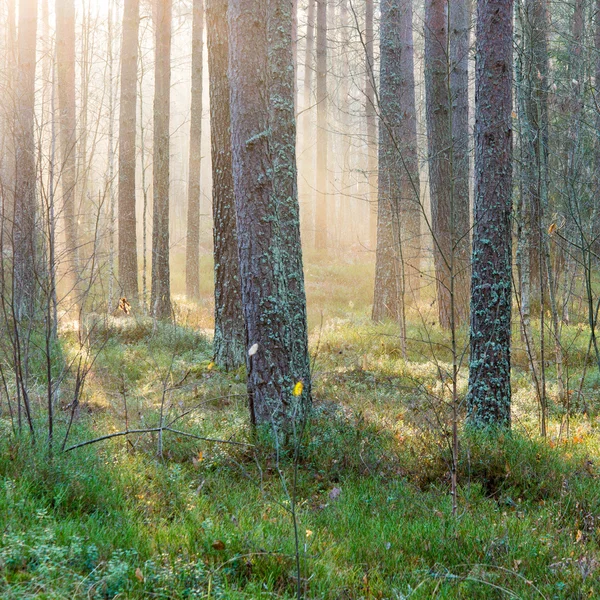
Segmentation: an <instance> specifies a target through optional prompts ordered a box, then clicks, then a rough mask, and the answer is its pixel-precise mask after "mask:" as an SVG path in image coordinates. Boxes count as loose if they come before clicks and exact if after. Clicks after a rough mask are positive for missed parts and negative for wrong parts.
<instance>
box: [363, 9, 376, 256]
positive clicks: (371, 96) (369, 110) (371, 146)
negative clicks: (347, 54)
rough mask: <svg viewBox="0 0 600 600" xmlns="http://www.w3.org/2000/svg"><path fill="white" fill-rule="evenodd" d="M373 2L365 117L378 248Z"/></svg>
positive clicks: (368, 18)
mask: <svg viewBox="0 0 600 600" xmlns="http://www.w3.org/2000/svg"><path fill="white" fill-rule="evenodd" d="M374 41H375V36H374V33H373V0H366V1H365V117H366V122H367V179H368V193H367V201H368V202H369V244H370V246H371V248H372V249H373V250H374V249H375V248H376V247H377V124H376V115H377V113H376V111H375V55H374V52H373V48H374Z"/></svg>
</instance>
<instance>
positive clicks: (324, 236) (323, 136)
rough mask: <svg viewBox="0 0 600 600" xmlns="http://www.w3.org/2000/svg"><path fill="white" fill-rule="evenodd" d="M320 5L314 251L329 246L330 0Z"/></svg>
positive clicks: (317, 0)
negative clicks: (328, 50)
mask: <svg viewBox="0 0 600 600" xmlns="http://www.w3.org/2000/svg"><path fill="white" fill-rule="evenodd" d="M315 1H316V3H317V167H316V171H317V181H316V187H317V206H316V215H315V248H316V249H317V250H325V249H327V245H328V222H327V219H328V211H327V208H328V204H329V202H328V198H327V177H328V156H327V154H328V152H327V105H328V95H327V0H315Z"/></svg>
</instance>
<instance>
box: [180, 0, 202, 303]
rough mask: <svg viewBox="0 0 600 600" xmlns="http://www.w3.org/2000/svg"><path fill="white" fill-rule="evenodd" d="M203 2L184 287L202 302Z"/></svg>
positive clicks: (196, 26) (196, 34) (197, 4)
mask: <svg viewBox="0 0 600 600" xmlns="http://www.w3.org/2000/svg"><path fill="white" fill-rule="evenodd" d="M203 42H204V0H194V9H193V24H192V106H191V111H190V156H189V168H188V178H189V180H188V207H187V208H188V212H187V239H186V246H185V284H186V294H187V297H188V298H189V299H192V300H200V164H201V156H202V155H201V142H202V46H203Z"/></svg>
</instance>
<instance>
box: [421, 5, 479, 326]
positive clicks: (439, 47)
mask: <svg viewBox="0 0 600 600" xmlns="http://www.w3.org/2000/svg"><path fill="white" fill-rule="evenodd" d="M448 11H450V12H448ZM468 22H469V18H468V8H467V5H466V2H465V1H464V0H461V1H460V2H452V3H450V4H449V3H448V0H426V3H425V88H426V92H427V94H426V96H427V98H426V113H427V140H428V150H429V180H430V196H431V226H432V234H433V254H434V263H435V277H436V288H437V301H438V313H439V321H440V325H441V326H442V327H443V328H445V329H449V328H450V327H451V326H452V325H453V324H454V325H460V324H461V323H464V322H465V321H466V320H467V317H468V310H469V304H468V299H469V258H468V257H469V229H470V225H469V183H468V182H469V160H468V112H469V111H468V51H467V50H468ZM449 28H450V34H449ZM453 305H454V314H453V310H452V306H453Z"/></svg>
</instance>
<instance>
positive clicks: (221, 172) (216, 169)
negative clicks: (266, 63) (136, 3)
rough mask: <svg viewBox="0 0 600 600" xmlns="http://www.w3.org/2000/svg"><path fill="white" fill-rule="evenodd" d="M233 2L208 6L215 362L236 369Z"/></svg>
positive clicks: (239, 318) (240, 344)
mask: <svg viewBox="0 0 600 600" xmlns="http://www.w3.org/2000/svg"><path fill="white" fill-rule="evenodd" d="M227 4H228V0H207V2H206V24H207V32H208V40H207V41H208V71H209V77H210V82H209V90H210V133H211V153H212V181H213V184H212V185H213V189H212V212H213V241H214V262H215V335H214V353H215V362H216V363H217V364H218V365H219V366H221V367H223V368H225V369H233V368H236V367H239V366H240V365H243V364H244V363H245V360H246V331H245V325H244V315H243V312H242V289H241V287H240V263H239V257H238V245H237V226H236V217H235V196H234V192H233V170H232V163H231V131H230V109H229V106H230V103H229V79H228V77H227V70H228V64H229V41H228V33H229V28H228V25H227Z"/></svg>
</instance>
